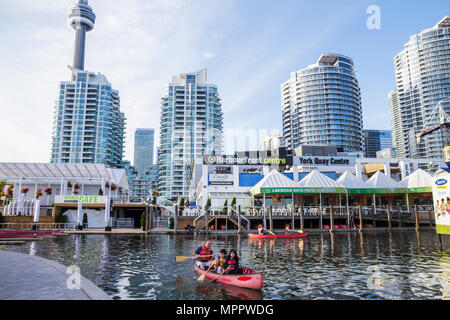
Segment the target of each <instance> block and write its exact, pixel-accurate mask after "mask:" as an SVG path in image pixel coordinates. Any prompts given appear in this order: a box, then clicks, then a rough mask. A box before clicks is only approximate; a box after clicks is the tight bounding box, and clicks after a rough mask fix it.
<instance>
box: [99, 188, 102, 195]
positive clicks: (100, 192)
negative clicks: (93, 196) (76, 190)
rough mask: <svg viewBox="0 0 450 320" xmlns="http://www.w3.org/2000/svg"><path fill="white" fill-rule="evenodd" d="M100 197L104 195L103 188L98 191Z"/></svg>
mask: <svg viewBox="0 0 450 320" xmlns="http://www.w3.org/2000/svg"><path fill="white" fill-rule="evenodd" d="M98 195H99V196H102V195H103V190H102V188H100V189H98Z"/></svg>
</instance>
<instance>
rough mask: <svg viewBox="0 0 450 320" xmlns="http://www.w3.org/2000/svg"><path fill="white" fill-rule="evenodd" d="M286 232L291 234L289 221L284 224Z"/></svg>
mask: <svg viewBox="0 0 450 320" xmlns="http://www.w3.org/2000/svg"><path fill="white" fill-rule="evenodd" d="M284 233H285V234H291V225H290V224H289V223H288V224H286V225H285V226H284Z"/></svg>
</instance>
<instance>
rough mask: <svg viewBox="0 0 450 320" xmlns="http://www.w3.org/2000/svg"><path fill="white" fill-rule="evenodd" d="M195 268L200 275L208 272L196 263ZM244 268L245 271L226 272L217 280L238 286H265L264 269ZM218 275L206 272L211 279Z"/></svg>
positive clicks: (254, 287) (256, 287) (253, 287)
mask: <svg viewBox="0 0 450 320" xmlns="http://www.w3.org/2000/svg"><path fill="white" fill-rule="evenodd" d="M194 270H195V272H197V273H198V274H199V275H202V274H204V273H205V272H206V271H205V270H202V269H200V268H199V267H197V266H195V265H194ZM242 270H243V271H244V273H241V274H224V275H222V276H221V277H220V278H219V279H217V280H216V281H217V282H221V283H224V284H229V285H232V286H236V287H241V288H249V289H256V290H261V288H262V286H263V278H264V275H263V273H262V271H255V270H251V269H247V268H244V267H242ZM218 276H219V275H218V274H217V273H215V272H208V273H207V274H206V278H207V279H211V280H213V279H216V278H217V277H218Z"/></svg>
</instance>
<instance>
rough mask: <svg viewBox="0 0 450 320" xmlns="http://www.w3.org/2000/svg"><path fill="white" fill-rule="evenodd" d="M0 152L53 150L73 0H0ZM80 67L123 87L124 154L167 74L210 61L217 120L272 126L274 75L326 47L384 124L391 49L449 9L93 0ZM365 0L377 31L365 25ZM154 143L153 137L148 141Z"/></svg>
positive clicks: (153, 117) (371, 121)
mask: <svg viewBox="0 0 450 320" xmlns="http://www.w3.org/2000/svg"><path fill="white" fill-rule="evenodd" d="M0 1H1V6H0V39H2V45H1V50H0V70H2V77H0V98H1V99H0V115H1V116H0V128H1V129H2V136H3V139H0V161H42V162H47V161H49V159H50V142H51V132H52V122H53V111H54V101H55V98H56V93H57V90H56V88H57V85H58V82H59V81H61V80H68V79H69V78H70V73H69V70H68V69H67V67H66V66H67V65H69V64H71V63H72V55H73V43H74V36H75V34H74V32H73V30H71V29H69V27H68V26H67V23H66V21H67V8H68V7H69V6H70V5H71V4H72V3H73V2H74V1H75V0H58V1H54V0H0ZM89 4H90V5H91V6H92V7H93V9H94V12H95V13H96V15H97V20H96V24H95V28H94V30H93V31H91V32H89V33H88V35H87V52H86V64H85V68H86V69H87V70H89V71H96V72H101V73H103V74H105V75H106V77H107V78H108V80H109V81H110V82H111V83H112V85H113V87H114V88H116V89H118V90H119V91H120V95H121V108H122V110H123V111H124V112H125V115H126V117H127V119H128V120H127V137H126V153H125V158H126V159H128V160H133V152H132V150H133V136H134V131H135V129H136V128H138V127H150V128H155V129H156V133H157V135H158V134H159V130H158V128H159V107H160V106H159V102H160V95H161V92H162V89H163V87H164V84H165V83H166V82H168V81H170V79H171V77H172V75H176V74H178V73H182V72H189V71H195V70H199V69H201V68H203V67H206V68H207V69H208V81H209V82H211V83H215V84H217V85H218V86H219V92H220V95H221V97H222V104H223V110H224V127H225V129H244V130H247V129H257V130H258V129H266V130H273V129H281V111H280V84H281V83H282V82H284V81H286V80H288V79H289V75H290V73H291V72H293V71H296V70H299V69H302V68H305V67H307V66H308V65H310V64H313V63H314V62H315V61H316V60H317V58H318V57H319V56H320V54H321V53H323V52H333V53H340V54H344V55H348V56H350V57H351V58H352V59H353V61H354V64H355V68H356V75H357V78H358V80H359V83H360V87H361V93H362V106H363V119H364V127H365V128H367V129H390V123H389V106H388V100H387V94H388V92H389V91H390V90H392V89H393V88H394V87H395V79H394V70H393V57H394V56H395V55H396V54H397V53H398V52H399V51H400V50H401V49H402V48H403V45H404V44H405V43H406V42H407V41H408V39H409V37H410V35H412V34H415V33H418V32H420V31H422V30H424V29H427V28H431V27H432V26H434V25H435V24H436V23H437V22H438V21H439V20H440V19H442V18H443V17H444V16H445V15H446V14H450V2H449V1H448V0H446V1H445V0H433V1H399V0H390V1H374V0H371V1H365V0H354V1H349V0H347V1H345V0H342V1H300V0H283V1H262V0H220V1H218V0H130V1H119V0H115V1H112V0H90V1H89ZM369 5H377V6H379V7H380V8H381V29H380V30H369V29H368V28H367V27H366V20H367V18H368V17H369V15H368V14H367V13H366V9H367V7H368V6H369ZM156 144H158V141H156Z"/></svg>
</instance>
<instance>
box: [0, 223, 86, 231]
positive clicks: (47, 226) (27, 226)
mask: <svg viewBox="0 0 450 320" xmlns="http://www.w3.org/2000/svg"><path fill="white" fill-rule="evenodd" d="M76 226H77V224H76V223H54V222H48V223H46V222H38V223H33V222H23V223H20V222H5V223H0V230H4V229H20V230H32V229H33V228H36V229H37V230H73V229H75V228H76ZM83 227H84V228H87V227H88V224H84V225H83Z"/></svg>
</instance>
